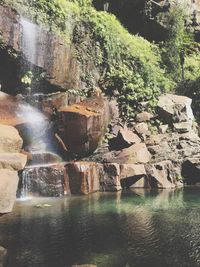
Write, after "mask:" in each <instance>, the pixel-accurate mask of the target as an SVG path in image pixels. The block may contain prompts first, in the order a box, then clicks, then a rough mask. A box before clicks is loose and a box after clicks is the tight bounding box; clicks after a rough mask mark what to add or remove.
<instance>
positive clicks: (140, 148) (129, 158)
mask: <svg viewBox="0 0 200 267" xmlns="http://www.w3.org/2000/svg"><path fill="white" fill-rule="evenodd" d="M150 159H151V155H150V153H149V151H148V150H147V147H146V145H145V144H144V143H139V144H135V145H132V146H130V147H128V148H125V149H122V150H120V151H112V152H108V153H106V154H105V155H104V157H103V161H104V162H112V163H119V164H125V163H132V164H135V163H147V162H149V161H150Z"/></svg>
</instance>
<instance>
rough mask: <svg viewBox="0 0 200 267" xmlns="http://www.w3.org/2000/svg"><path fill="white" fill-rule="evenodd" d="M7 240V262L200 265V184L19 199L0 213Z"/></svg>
mask: <svg viewBox="0 0 200 267" xmlns="http://www.w3.org/2000/svg"><path fill="white" fill-rule="evenodd" d="M38 203H43V204H44V203H48V204H49V205H51V206H50V207H45V208H37V207H35V205H37V204H38ZM0 245H2V246H4V247H6V248H7V249H8V263H7V267H68V266H69V267H70V266H71V265H73V264H86V263H88V264H89V263H90V264H96V265H97V266H98V267H130V266H131V267H132V266H134V267H143V266H144V267H146V266H147V267H149V266H153V267H168V266H170V267H178V266H180V267H186V266H190V267H196V266H200V189H191V188H188V189H184V190H183V189H181V190H175V191H168V190H163V191H144V190H137V191H132V192H123V193H97V194H93V195H89V196H83V197H67V198H65V199H60V200H59V199H57V200H56V199H34V200H31V201H27V202H17V204H16V205H15V209H14V212H13V213H12V214H8V215H6V216H3V217H0Z"/></svg>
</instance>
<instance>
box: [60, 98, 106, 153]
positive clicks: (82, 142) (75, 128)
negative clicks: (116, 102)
mask: <svg viewBox="0 0 200 267" xmlns="http://www.w3.org/2000/svg"><path fill="white" fill-rule="evenodd" d="M59 113H60V117H61V120H60V128H59V135H60V137H61V138H62V140H63V141H64V143H65V145H66V147H67V149H68V150H69V151H70V152H71V153H74V154H77V155H78V156H85V155H89V154H91V153H92V152H94V151H95V149H96V148H97V147H98V145H99V143H100V141H101V139H102V137H103V136H104V133H105V129H106V128H107V125H108V122H109V109H108V103H107V100H106V99H104V98H103V97H102V96H99V97H92V98H90V99H87V100H85V101H83V102H81V103H79V104H75V105H72V106H69V107H66V108H61V109H60V110H59Z"/></svg>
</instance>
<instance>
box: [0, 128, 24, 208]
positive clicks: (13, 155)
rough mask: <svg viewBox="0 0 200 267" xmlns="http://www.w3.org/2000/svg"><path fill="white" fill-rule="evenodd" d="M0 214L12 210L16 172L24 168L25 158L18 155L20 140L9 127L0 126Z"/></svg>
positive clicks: (16, 184)
mask: <svg viewBox="0 0 200 267" xmlns="http://www.w3.org/2000/svg"><path fill="white" fill-rule="evenodd" d="M0 133H1V134H0V136H1V137H0V141H1V143H0V213H6V212H10V211H11V210H12V208H13V205H14V202H15V199H16V191H17V187H18V182H19V177H18V173H17V171H19V170H22V169H23V168H24V167H25V164H26V161H27V156H26V155H24V154H21V153H19V152H20V150H21V146H22V142H23V141H22V139H21V137H20V136H19V134H18V132H17V130H16V129H15V128H13V127H11V126H6V125H0Z"/></svg>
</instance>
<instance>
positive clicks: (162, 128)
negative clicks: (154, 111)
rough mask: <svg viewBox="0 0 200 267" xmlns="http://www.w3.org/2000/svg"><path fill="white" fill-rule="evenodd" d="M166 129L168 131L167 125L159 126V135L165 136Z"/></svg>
mask: <svg viewBox="0 0 200 267" xmlns="http://www.w3.org/2000/svg"><path fill="white" fill-rule="evenodd" d="M168 129H169V125H168V124H164V125H160V126H159V128H158V130H159V133H161V134H165V133H166V132H167V130H168Z"/></svg>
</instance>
